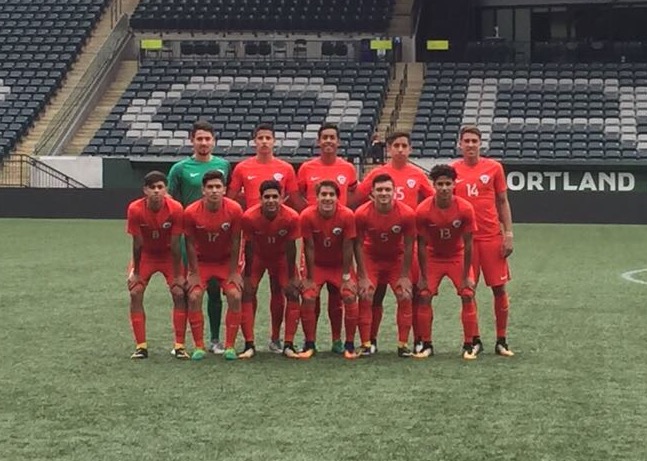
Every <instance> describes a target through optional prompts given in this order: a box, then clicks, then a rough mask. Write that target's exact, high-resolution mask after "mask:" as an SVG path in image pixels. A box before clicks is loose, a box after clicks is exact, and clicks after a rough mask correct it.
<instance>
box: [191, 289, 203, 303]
mask: <svg viewBox="0 0 647 461" xmlns="http://www.w3.org/2000/svg"><path fill="white" fill-rule="evenodd" d="M203 293H204V292H203V290H202V288H200V287H194V288H193V289H192V290H191V291H189V293H188V296H187V299H188V301H189V305H195V304H200V302H201V301H202V295H203Z"/></svg>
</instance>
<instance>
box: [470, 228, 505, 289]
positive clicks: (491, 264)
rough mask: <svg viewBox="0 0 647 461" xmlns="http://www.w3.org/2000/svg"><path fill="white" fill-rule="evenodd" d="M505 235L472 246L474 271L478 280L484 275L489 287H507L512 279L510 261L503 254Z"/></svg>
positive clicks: (477, 242)
mask: <svg viewBox="0 0 647 461" xmlns="http://www.w3.org/2000/svg"><path fill="white" fill-rule="evenodd" d="M502 246H503V235H499V236H497V237H496V238H495V239H494V240H485V241H474V244H473V245H472V270H473V271H474V274H475V275H476V279H477V280H478V277H479V275H480V274H481V273H483V279H484V280H485V284H486V285H487V286H489V287H496V286H499V285H505V284H506V283H507V282H509V281H510V280H511V279H512V277H511V275H510V268H509V267H508V260H507V259H506V258H504V257H503V255H502V254H501V247H502Z"/></svg>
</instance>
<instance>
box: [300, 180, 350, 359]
mask: <svg viewBox="0 0 647 461" xmlns="http://www.w3.org/2000/svg"><path fill="white" fill-rule="evenodd" d="M316 192H317V205H312V206H309V207H308V208H306V209H305V210H303V212H302V213H301V217H300V223H301V234H302V236H303V252H304V255H305V268H304V269H305V270H304V280H303V292H302V297H303V304H302V307H301V323H302V325H303V332H304V334H305V337H306V338H305V339H306V341H305V347H304V349H303V352H301V353H300V354H299V357H301V358H305V359H308V358H310V357H312V356H313V354H314V353H315V350H316V346H315V341H316V331H317V320H316V314H315V301H316V299H317V297H318V296H319V293H320V291H321V287H322V286H323V285H324V283H328V284H330V285H333V286H334V287H336V288H337V289H338V290H339V292H340V293H341V297H342V301H343V303H344V324H345V330H346V342H345V344H344V357H345V358H348V359H354V358H356V357H357V355H356V353H355V344H354V342H355V330H356V329H357V320H358V315H359V312H358V311H359V309H358V306H357V299H356V295H355V293H356V288H357V287H356V285H355V281H354V280H353V276H352V274H351V267H352V264H353V240H354V239H355V217H354V215H353V212H352V211H351V210H350V209H349V208H347V207H345V206H343V205H341V204H339V186H338V185H337V183H336V182H334V181H330V180H324V181H321V182H320V183H319V184H317V189H316Z"/></svg>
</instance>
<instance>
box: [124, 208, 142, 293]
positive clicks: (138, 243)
mask: <svg viewBox="0 0 647 461" xmlns="http://www.w3.org/2000/svg"><path fill="white" fill-rule="evenodd" d="M126 230H127V232H128V233H129V234H130V235H131V236H132V264H133V267H132V270H131V272H130V274H129V275H128V288H129V289H130V288H131V287H132V286H134V285H135V284H136V283H138V282H139V272H140V265H141V260H142V252H143V250H144V238H143V237H142V233H141V227H140V217H139V214H138V213H137V212H136V211H135V209H134V208H133V207H132V206H130V207H128V217H127V220H126Z"/></svg>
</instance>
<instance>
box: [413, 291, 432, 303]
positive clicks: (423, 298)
mask: <svg viewBox="0 0 647 461" xmlns="http://www.w3.org/2000/svg"><path fill="white" fill-rule="evenodd" d="M433 297H434V296H433V295H432V294H431V292H430V291H429V290H423V291H421V292H420V293H418V299H417V301H418V303H417V304H419V305H421V306H431V299H432V298H433Z"/></svg>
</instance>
